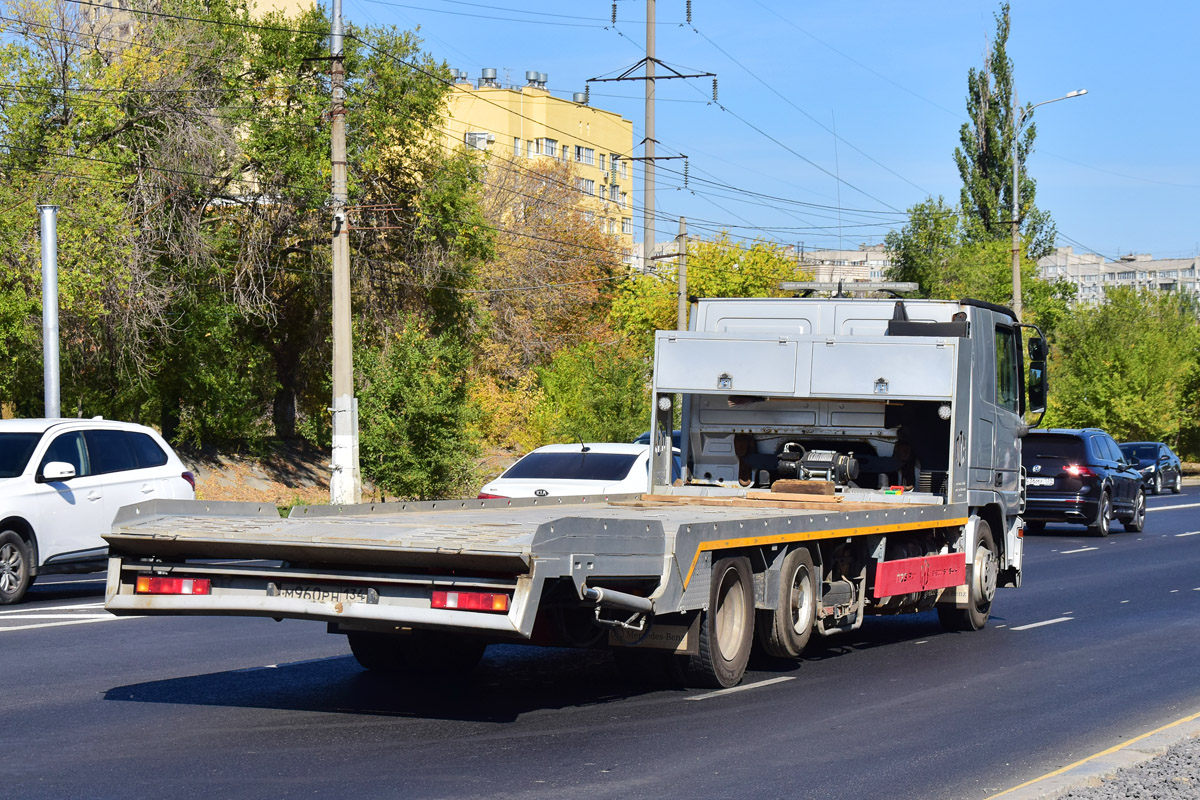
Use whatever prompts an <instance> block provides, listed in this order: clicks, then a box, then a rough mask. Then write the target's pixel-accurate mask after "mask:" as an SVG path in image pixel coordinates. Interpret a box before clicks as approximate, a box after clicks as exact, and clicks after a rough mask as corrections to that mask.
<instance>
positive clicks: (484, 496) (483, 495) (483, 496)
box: [475, 492, 508, 500]
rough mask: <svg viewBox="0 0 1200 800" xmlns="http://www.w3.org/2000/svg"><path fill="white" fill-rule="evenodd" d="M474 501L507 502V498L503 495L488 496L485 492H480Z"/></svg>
mask: <svg viewBox="0 0 1200 800" xmlns="http://www.w3.org/2000/svg"><path fill="white" fill-rule="evenodd" d="M475 499H476V500H507V499H508V497H506V496H505V495H502V494H488V493H487V492H480V493H479V497H476V498H475Z"/></svg>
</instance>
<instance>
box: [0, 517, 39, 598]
mask: <svg viewBox="0 0 1200 800" xmlns="http://www.w3.org/2000/svg"><path fill="white" fill-rule="evenodd" d="M31 583H33V564H32V556H31V554H30V550H29V544H28V542H26V541H25V540H24V539H22V538H21V535H20V534H18V533H17V532H16V531H4V532H3V533H0V606H7V605H11V604H12V603H19V602H21V600H22V598H24V597H25V592H26V590H27V589H29V584H31Z"/></svg>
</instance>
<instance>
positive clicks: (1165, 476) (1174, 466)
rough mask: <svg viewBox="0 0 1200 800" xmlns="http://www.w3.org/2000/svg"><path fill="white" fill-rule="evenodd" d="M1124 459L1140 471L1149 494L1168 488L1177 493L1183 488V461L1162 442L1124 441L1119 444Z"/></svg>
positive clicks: (1158, 492) (1160, 492)
mask: <svg viewBox="0 0 1200 800" xmlns="http://www.w3.org/2000/svg"><path fill="white" fill-rule="evenodd" d="M1119 447H1120V448H1121V453H1122V454H1124V456H1125V460H1126V461H1128V462H1129V463H1131V464H1133V465H1134V468H1135V469H1136V470H1137V471H1138V472H1140V473H1142V482H1143V483H1144V484H1145V485H1146V488H1147V489H1149V490H1150V493H1151V494H1162V490H1163V489H1170V490H1171V493H1172V494H1179V491H1180V489H1182V488H1183V463H1182V462H1181V461H1180V460H1179V456H1177V455H1175V453H1173V452H1172V451H1171V448H1169V447H1167V446H1166V445H1165V444H1163V443H1162V442H1125V443H1123V444H1121V445H1119Z"/></svg>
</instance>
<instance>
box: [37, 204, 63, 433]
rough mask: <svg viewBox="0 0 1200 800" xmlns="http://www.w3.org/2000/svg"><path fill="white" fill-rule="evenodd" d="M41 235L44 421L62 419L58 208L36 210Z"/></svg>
mask: <svg viewBox="0 0 1200 800" xmlns="http://www.w3.org/2000/svg"><path fill="white" fill-rule="evenodd" d="M38 215H39V216H40V217H41V226H40V227H41V235H42V392H43V397H44V398H45V407H46V410H45V412H44V413H45V415H46V419H58V418H59V417H61V416H62V403H61V393H60V389H59V363H58V362H59V358H58V206H38Z"/></svg>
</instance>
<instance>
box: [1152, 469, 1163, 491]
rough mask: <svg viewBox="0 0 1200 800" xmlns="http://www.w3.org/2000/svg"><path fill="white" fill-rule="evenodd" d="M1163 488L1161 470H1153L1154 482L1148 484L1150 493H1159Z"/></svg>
mask: <svg viewBox="0 0 1200 800" xmlns="http://www.w3.org/2000/svg"><path fill="white" fill-rule="evenodd" d="M1162 490H1163V482H1162V470H1155V471H1154V483H1153V484H1152V485H1151V486H1150V494H1153V495H1160V494H1162Z"/></svg>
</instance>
